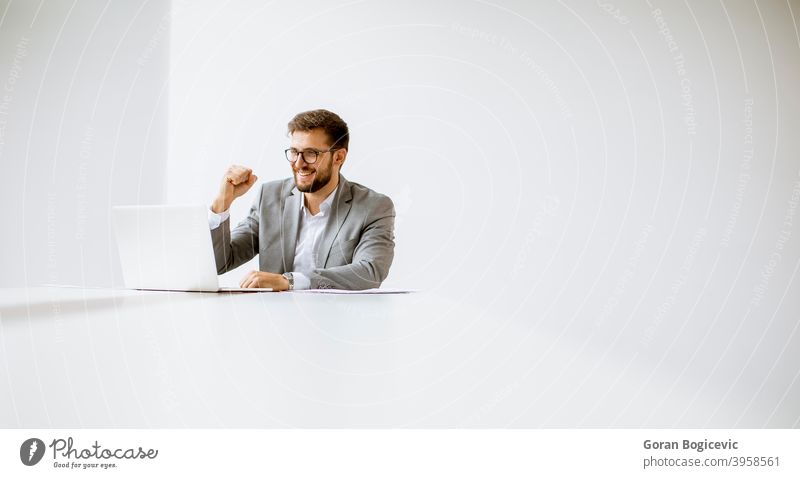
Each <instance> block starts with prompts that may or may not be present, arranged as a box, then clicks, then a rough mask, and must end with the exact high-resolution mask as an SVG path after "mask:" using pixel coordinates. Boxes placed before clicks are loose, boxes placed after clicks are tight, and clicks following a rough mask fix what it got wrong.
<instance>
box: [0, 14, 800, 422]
mask: <svg viewBox="0 0 800 478" xmlns="http://www.w3.org/2000/svg"><path fill="white" fill-rule="evenodd" d="M0 12H2V13H0V14H1V15H2V17H0V39H2V41H0V81H2V82H3V83H2V84H0V88H4V90H2V91H0V134H1V135H2V136H0V165H2V166H1V167H2V180H3V188H0V191H1V192H0V194H2V196H1V198H2V203H3V204H4V205H5V208H4V210H5V212H4V216H5V226H4V227H3V233H2V235H1V236H0V254H2V256H0V257H2V272H0V285H2V286H6V287H10V286H19V285H37V284H42V283H61V284H74V285H90V286H109V285H119V284H120V274H119V270H118V264H117V259H116V253H115V250H114V247H115V245H114V242H113V237H112V236H111V234H110V231H109V221H108V210H109V207H110V206H111V205H115V204H135V203H163V202H167V203H207V202H208V201H210V199H211V197H212V196H213V194H214V192H215V190H216V187H217V184H218V181H219V177H220V175H221V173H222V172H223V171H224V169H225V167H226V166H227V165H228V164H230V163H240V164H245V165H248V166H251V167H253V168H254V169H255V170H256V173H257V174H258V175H259V176H260V178H261V179H262V180H269V179H273V178H282V177H285V176H287V175H288V172H289V168H288V165H287V164H286V161H285V160H284V159H283V158H282V153H281V151H282V150H283V149H284V148H285V147H286V143H287V139H286V136H285V126H286V122H287V121H288V120H289V119H290V118H291V117H292V116H293V115H294V114H295V113H297V112H299V111H302V110H306V109H311V108H317V107H325V108H328V109H331V110H333V111H336V112H337V113H339V114H340V115H341V116H342V117H343V118H344V119H345V120H346V121H347V122H348V123H349V125H350V127H351V150H350V154H349V156H348V161H347V164H346V165H345V167H344V169H343V174H344V175H345V176H346V177H347V178H348V179H349V180H352V181H356V182H359V183H362V184H364V185H367V186H369V187H371V188H373V189H375V190H377V191H379V192H382V193H385V194H388V195H389V196H390V197H392V198H393V199H394V201H395V205H396V208H397V213H398V216H397V230H396V236H397V254H396V257H395V263H394V265H393V267H392V270H391V273H390V276H389V279H388V280H387V281H386V283H385V286H386V287H402V288H415V289H422V290H425V291H427V292H430V293H432V294H434V295H435V296H437V297H439V298H440V300H443V301H448V302H450V303H454V304H455V303H457V304H459V306H460V307H463V308H465V309H466V308H468V309H469V310H470V311H472V312H473V313H475V314H476V316H477V317H476V320H479V321H480V322H479V323H480V324H482V325H485V326H486V327H487V328H488V330H489V331H499V330H502V329H501V327H502V324H504V323H505V321H506V320H510V319H512V318H513V319H515V320H516V321H517V323H522V324H527V328H526V329H525V330H524V333H525V334H532V335H534V336H540V337H541V336H544V337H552V341H553V343H556V344H562V343H568V344H570V346H571V347H573V346H574V347H575V348H576V349H577V350H579V351H580V353H581V354H586V356H587V357H589V358H588V360H594V359H598V360H601V361H602V360H604V359H605V358H606V357H608V356H610V357H616V358H618V359H619V360H620V364H621V365H620V366H621V367H625V366H626V364H627V366H630V365H631V364H636V365H637V367H641V368H642V369H643V370H647V371H654V373H656V374H657V376H658V377H659V378H660V379H662V380H664V382H665V383H667V384H680V386H681V387H685V388H686V389H687V390H691V389H697V390H703V391H706V390H712V391H713V392H712V393H711V395H710V397H711V399H712V400H719V401H721V402H725V401H730V400H734V401H736V402H737V403H738V404H739V405H737V406H738V407H739V408H738V410H741V413H743V414H744V413H746V411H747V410H748V409H749V408H750V407H754V408H759V409H762V410H770V411H772V412H774V413H773V414H772V415H769V414H767V416H771V417H772V418H771V419H770V421H761V420H760V419H759V421H757V422H753V423H749V425H751V426H766V425H769V426H784V427H785V426H796V425H797V423H798V420H800V408H798V405H797V404H798V403H800V383H798V380H797V378H798V372H799V371H800V369H798V366H797V364H798V363H800V350H799V349H798V343H799V342H800V337H798V334H797V326H798V321H797V318H798V317H800V299H799V298H800V286H798V282H797V276H796V272H797V268H798V265H800V241H798V237H799V236H800V231H799V230H798V227H799V226H798V218H797V212H796V208H797V201H798V196H799V195H800V161H798V151H800V144H798V141H800V138H798V135H797V134H796V132H797V130H798V116H799V114H800V107H799V106H798V98H799V97H800V95H798V94H797V84H798V79H800V54H799V53H800V37H799V36H798V31H797V26H796V24H797V20H796V19H797V17H798V14H799V12H800V6H798V4H797V3H796V2H788V1H787V2H741V1H722V2H689V3H686V2H684V3H674V2H651V3H650V4H648V3H647V2H616V3H614V4H613V5H611V4H609V3H604V2H572V1H569V2H535V3H534V2H522V1H516V2H514V1H506V2H500V3H491V2H478V1H475V2H430V1H425V2H423V1H412V2H403V3H397V2H383V1H361V2H322V1H319V2H286V1H276V2H256V1H251V2H247V1H233V2H211V1H202V2H180V1H175V2H173V3H172V4H171V5H170V4H169V3H167V2H141V3H137V2H126V3H124V4H113V5H109V4H107V3H106V2H102V1H86V2H80V3H78V2H74V3H73V2H69V1H55V2H44V3H42V4H39V3H38V2H18V1H13V2H8V1H6V2H0ZM670 49H672V51H670ZM9 87H10V91H9ZM3 95H5V96H3ZM3 105H5V106H3ZM250 201H252V197H251V195H250V196H248V197H245V198H243V199H241V200H239V201H238V202H237V203H236V204H235V206H234V208H233V215H234V220H236V219H237V218H241V217H242V216H243V214H244V213H245V212H246V210H247V209H248V207H249V203H250ZM244 272H245V271H244V270H242V271H241V272H240V271H236V272H234V273H231V274H229V275H230V277H226V278H225V280H226V281H227V282H228V283H232V282H234V283H235V282H236V280H237V279H238V277H239V276H240V275H241V274H243V273H244ZM432 310H441V309H432ZM437 313H438V312H437ZM465 327H466V326H465ZM498 333H499V332H498ZM526 336H527V335H526ZM487 337H497V336H496V335H491V334H489V335H487ZM487 340H489V339H487ZM548 340H550V339H548ZM507 345H508V344H507V343H506V344H505V345H503V344H499V343H498V345H497V347H498V348H502V347H504V346H507ZM517 345H518V346H520V347H523V348H524V347H525V344H524V343H519V344H517ZM488 360H490V361H491V359H488ZM490 363H491V362H490ZM498 363H499V362H498ZM503 363H505V362H503ZM510 364H511V365H508V368H507V369H504V370H505V372H506V375H505V376H500V375H494V377H495V378H497V383H495V384H493V385H491V386H490V387H489V390H494V392H487V394H488V396H487V397H486V398H484V400H486V403H493V401H496V400H497V397H498V396H499V397H500V399H499V400H505V398H506V397H507V395H509V394H512V395H514V394H515V395H516V397H517V400H518V401H519V406H520V407H522V406H524V405H523V404H524V402H525V397H529V396H531V395H530V393H533V392H529V390H535V389H536V384H531V383H526V382H525V381H524V380H523V381H522V382H520V381H519V380H520V376H521V372H520V371H521V370H522V369H523V368H522V364H518V363H515V362H514V361H513V360H511V362H510ZM624 370H627V368H623V372H621V373H624ZM608 380H609V381H612V382H613V380H614V377H608ZM667 388H668V387H667ZM508 390H511V392H508V393H506V392H504V391H508ZM492 393H494V395H492ZM492 397H494V398H492ZM743 416H744V415H741V416H735V417H732V418H731V420H730V424H731V425H733V424H734V423H739V421H738V420H737V419H741V418H742V417H743ZM488 423H489V424H491V423H492V422H491V418H489V419H488ZM703 423H705V422H704V421H699V422H697V423H692V425H693V424H703Z"/></svg>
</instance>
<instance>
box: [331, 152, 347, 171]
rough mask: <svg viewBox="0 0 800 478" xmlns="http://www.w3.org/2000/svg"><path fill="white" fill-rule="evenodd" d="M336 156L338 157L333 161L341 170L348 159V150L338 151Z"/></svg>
mask: <svg viewBox="0 0 800 478" xmlns="http://www.w3.org/2000/svg"><path fill="white" fill-rule="evenodd" d="M334 154H335V155H336V156H335V157H334V158H333V160H334V161H335V162H336V164H338V165H339V167H340V168H341V167H342V165H344V161H345V160H346V159H347V150H346V149H337V150H336V151H335V152H334Z"/></svg>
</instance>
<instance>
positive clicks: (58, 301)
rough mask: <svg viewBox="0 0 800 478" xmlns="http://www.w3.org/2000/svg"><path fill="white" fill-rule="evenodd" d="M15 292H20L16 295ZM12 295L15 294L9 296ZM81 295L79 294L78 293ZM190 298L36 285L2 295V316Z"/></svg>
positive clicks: (48, 314) (59, 313)
mask: <svg viewBox="0 0 800 478" xmlns="http://www.w3.org/2000/svg"><path fill="white" fill-rule="evenodd" d="M12 291H16V292H17V293H16V294H14V292H12ZM10 294H14V295H13V296H10ZM78 294H80V296H76V295H78ZM184 300H188V299H186V298H185V297H183V296H182V294H180V293H171V292H164V291H148V292H141V291H133V290H125V289H72V288H58V287H37V288H32V289H16V290H4V291H2V295H1V296H0V318H2V320H4V321H14V320H20V319H26V318H36V317H52V316H62V315H73V314H81V313H95V312H97V311H102V310H107V309H114V308H118V307H122V306H125V307H127V306H129V305H130V304H131V303H132V302H133V304H134V305H136V304H137V303H138V304H141V305H145V304H147V305H151V304H159V303H166V302H177V301H184Z"/></svg>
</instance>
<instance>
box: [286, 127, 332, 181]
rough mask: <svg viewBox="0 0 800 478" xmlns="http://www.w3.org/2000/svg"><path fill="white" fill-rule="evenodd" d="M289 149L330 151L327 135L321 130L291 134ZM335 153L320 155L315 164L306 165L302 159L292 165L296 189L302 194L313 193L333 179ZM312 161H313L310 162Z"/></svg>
mask: <svg viewBox="0 0 800 478" xmlns="http://www.w3.org/2000/svg"><path fill="white" fill-rule="evenodd" d="M291 147H292V148H294V149H296V150H298V151H310V150H314V151H327V150H328V149H330V145H329V144H328V135H327V134H325V131H323V130H321V129H312V130H311V131H295V132H294V133H292V142H291ZM335 154H336V152H335V151H333V152H330V153H320V154H319V157H318V158H317V162H315V163H314V164H308V163H306V162H305V160H304V159H303V158H298V159H297V161H295V162H294V164H292V171H293V172H294V183H295V185H296V186H297V189H298V190H299V191H301V192H304V193H315V192H317V191H319V190H320V189H322V188H324V187H325V186H326V185H327V184H328V183H329V182H330V181H331V179H332V178H333V174H334V172H335V173H336V174H338V169H337V170H336V171H334V166H333V156H334V155H335ZM312 161H313V160H312Z"/></svg>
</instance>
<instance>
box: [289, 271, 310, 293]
mask: <svg viewBox="0 0 800 478" xmlns="http://www.w3.org/2000/svg"><path fill="white" fill-rule="evenodd" d="M292 278H294V288H295V290H306V289H310V288H311V279H309V278H308V276H307V275H305V274H303V273H302V272H292Z"/></svg>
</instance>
